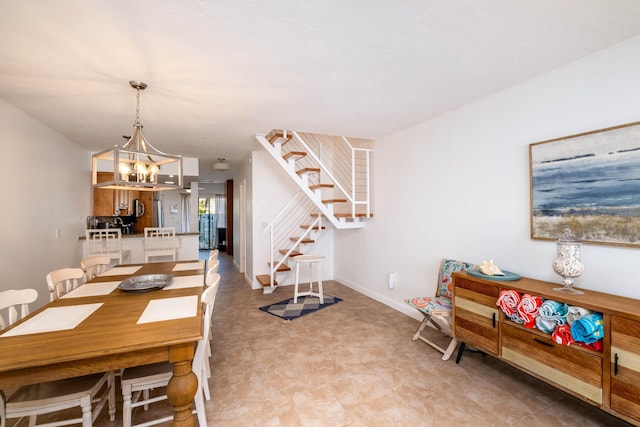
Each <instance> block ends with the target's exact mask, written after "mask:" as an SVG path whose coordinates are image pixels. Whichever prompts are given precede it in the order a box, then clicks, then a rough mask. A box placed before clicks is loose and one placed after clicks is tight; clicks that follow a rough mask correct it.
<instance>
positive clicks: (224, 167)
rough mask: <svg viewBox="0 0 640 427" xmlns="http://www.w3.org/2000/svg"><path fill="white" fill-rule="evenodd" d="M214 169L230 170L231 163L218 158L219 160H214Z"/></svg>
mask: <svg viewBox="0 0 640 427" xmlns="http://www.w3.org/2000/svg"><path fill="white" fill-rule="evenodd" d="M213 170H214V171H219V172H224V171H228V170H229V163H227V162H226V161H225V159H222V158H218V161H217V162H213Z"/></svg>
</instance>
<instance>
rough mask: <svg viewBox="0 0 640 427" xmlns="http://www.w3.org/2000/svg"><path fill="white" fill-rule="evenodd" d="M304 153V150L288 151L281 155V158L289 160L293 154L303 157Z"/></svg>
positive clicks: (305, 153)
mask: <svg viewBox="0 0 640 427" xmlns="http://www.w3.org/2000/svg"><path fill="white" fill-rule="evenodd" d="M306 155H307V152H306V151H289V152H288V153H286V154H285V155H284V156H282V158H283V159H285V160H289V159H290V158H291V157H294V156H297V157H305V156H306Z"/></svg>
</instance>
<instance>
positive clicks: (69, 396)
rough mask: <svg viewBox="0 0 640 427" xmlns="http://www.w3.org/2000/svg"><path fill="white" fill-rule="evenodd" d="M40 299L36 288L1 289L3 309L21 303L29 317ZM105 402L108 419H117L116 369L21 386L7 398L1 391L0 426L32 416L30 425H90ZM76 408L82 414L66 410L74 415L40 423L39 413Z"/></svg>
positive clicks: (11, 317)
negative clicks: (8, 420) (38, 419)
mask: <svg viewBox="0 0 640 427" xmlns="http://www.w3.org/2000/svg"><path fill="white" fill-rule="evenodd" d="M37 298H38V292H37V291H36V290H35V289H21V290H14V289H11V290H8V291H4V292H0V309H1V308H6V306H8V304H5V303H6V302H8V301H13V302H14V304H13V305H21V315H22V316H26V315H27V314H28V313H29V308H28V304H30V303H31V302H33V301H35V300H36V299H37ZM11 308H13V306H10V310H11ZM15 314H17V313H14V314H12V313H11V311H10V312H9V323H8V324H7V325H6V326H9V325H11V324H12V323H14V322H15V321H17V320H18V317H17V316H16V315H15ZM1 320H2V319H1V318H0V321H1ZM0 329H1V328H0ZM106 403H108V408H109V419H110V420H111V421H115V419H116V395H115V377H114V374H113V371H110V372H105V373H102V374H93V375H86V376H83V377H76V378H67V379H62V380H56V381H48V382H43V383H38V384H31V385H27V386H21V387H18V388H17V389H14V390H12V391H11V392H10V394H9V395H8V397H7V395H5V393H4V392H3V391H1V390H0V425H2V427H4V426H5V425H6V420H7V419H15V418H20V419H21V418H24V417H29V426H37V425H42V426H45V425H46V426H52V427H53V426H64V425H70V424H80V423H82V426H83V427H91V426H92V424H93V422H94V421H95V420H96V418H97V417H98V415H99V414H100V412H102V409H103V408H104V406H105V404H106ZM74 407H78V408H80V409H81V415H80V414H77V413H70V412H65V414H67V416H72V417H75V418H72V419H65V420H60V421H56V422H55V423H48V424H37V417H38V415H43V414H49V413H53V412H58V411H61V410H65V409H69V408H74ZM77 415H80V416H77ZM18 422H20V420H18ZM16 424H17V423H16Z"/></svg>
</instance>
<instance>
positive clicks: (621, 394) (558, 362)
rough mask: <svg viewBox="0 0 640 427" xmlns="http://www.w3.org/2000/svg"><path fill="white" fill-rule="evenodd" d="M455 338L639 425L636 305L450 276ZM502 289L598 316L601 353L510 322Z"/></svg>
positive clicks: (535, 284) (528, 282) (527, 283)
mask: <svg viewBox="0 0 640 427" xmlns="http://www.w3.org/2000/svg"><path fill="white" fill-rule="evenodd" d="M453 282H454V288H453V333H454V336H455V337H456V338H458V340H460V341H462V342H464V343H466V344H467V345H469V346H472V347H474V348H477V349H478V350H480V351H482V352H485V353H487V354H489V355H492V356H494V357H496V358H498V359H500V360H503V361H504V362H506V363H508V364H509V365H512V366H514V367H516V368H518V369H520V370H522V371H524V372H526V373H528V374H530V375H532V376H534V377H536V378H539V379H541V380H543V381H545V382H547V383H549V384H551V385H553V386H555V387H557V388H559V389H561V390H564V391H565V392H567V393H569V394H571V395H573V396H575V397H577V398H579V399H582V400H584V401H585V402H588V403H590V404H592V405H594V406H597V407H599V408H600V409H602V410H604V411H606V412H609V413H611V414H613V415H615V416H617V417H619V418H621V419H623V420H625V421H628V422H631V423H633V424H634V425H640V300H636V299H631V298H624V297H619V296H615V295H610V294H605V293H601V292H594V291H588V290H584V289H581V290H583V291H584V292H585V294H584V295H570V294H565V293H560V292H555V291H553V288H554V287H556V288H557V287H561V285H559V284H556V283H549V282H543V281H540V280H534V279H529V278H525V277H523V278H521V279H520V280H517V281H511V282H507V281H495V280H486V279H482V278H478V277H474V276H470V275H468V274H467V273H465V272H457V273H453ZM503 289H512V290H515V291H517V292H520V293H527V294H531V295H536V296H539V297H541V298H543V299H551V300H554V301H558V302H563V303H566V304H568V305H570V306H579V307H583V308H586V309H589V310H591V311H596V312H600V313H602V315H603V319H604V339H603V342H602V344H603V349H602V351H593V350H590V349H587V348H584V347H582V346H579V345H569V346H565V345H562V344H557V343H556V342H555V341H553V340H552V339H551V335H550V334H546V333H544V332H542V331H540V330H538V329H529V328H525V327H524V326H522V325H519V324H517V323H515V322H512V321H511V320H510V319H509V318H508V317H506V316H505V315H504V313H503V312H502V310H501V309H500V308H499V307H498V306H497V305H496V303H497V300H498V296H499V294H500V292H501V291H502V290H503Z"/></svg>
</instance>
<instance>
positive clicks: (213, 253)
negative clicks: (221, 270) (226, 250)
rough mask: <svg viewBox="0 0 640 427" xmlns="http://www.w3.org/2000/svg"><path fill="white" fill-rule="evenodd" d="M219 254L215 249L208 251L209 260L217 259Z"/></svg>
mask: <svg viewBox="0 0 640 427" xmlns="http://www.w3.org/2000/svg"><path fill="white" fill-rule="evenodd" d="M219 253H220V251H219V250H217V249H212V250H210V251H209V259H211V258H216V259H217V258H218V254H219Z"/></svg>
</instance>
